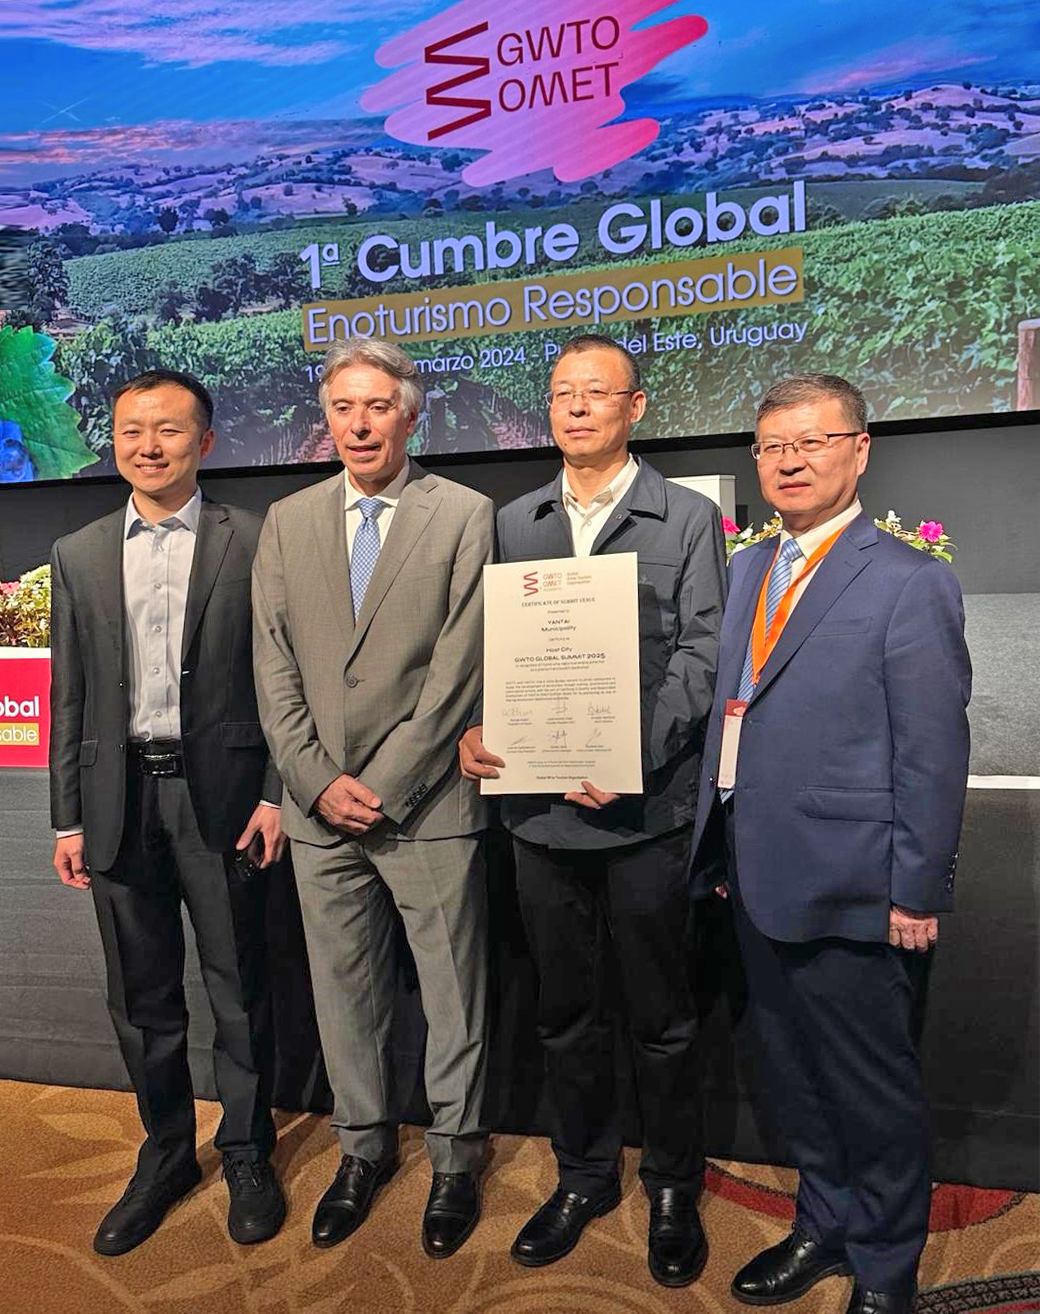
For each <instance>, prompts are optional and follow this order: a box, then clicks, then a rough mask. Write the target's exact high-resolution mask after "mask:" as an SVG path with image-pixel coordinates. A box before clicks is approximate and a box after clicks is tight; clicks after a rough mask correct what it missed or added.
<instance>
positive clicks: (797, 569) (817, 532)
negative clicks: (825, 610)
mask: <svg viewBox="0 0 1040 1314" xmlns="http://www.w3.org/2000/svg"><path fill="white" fill-rule="evenodd" d="M862 510H863V508H862V506H861V505H860V501H859V498H858V497H857V498H856V500H855V501H854V502H853V504H852V505H851V506H848V507H846V508H845V510H844V511H842V512H840V513H839V514H838V515H836V516H832V517H831V519H830V520H826V521H824V523H823V524H822V525H817V526H816V528H815V529H810V530H807V531H806V532H805V533H804V534H789V533H788V532H787V530H786V529H782V530H781V531H780V544H781V546H783V544H784V543H786V542H787V540H788V539H789V538H793V539H795V540H796V542H797V543H798V546H799V547H800V548H801V550H802V555H801V556H800V557H795V559H794V561H793V562H792V563H791V580H792V582H793V583H794V584H795V585H796V587H795V590H794V592H793V593H792V594H791V611H794V609H795V607H797V606H798V604H799V602H801V600H802V594H803V593H804V592H805V590H806V589H807V588H808V587H809V580H810V579H812V575H810V576H809V577H808V578H807V579H804V580H802V581H801V584H799V583H798V581H799V579H801V576H802V575H803V574H804V573H805V567H806V565H807V563H808V561H809V558H810V557H811V556H812V554H813V553H814V552H815V551H816V549H817V548H818V547H819V546H820V544H821V543H826V541H827V539H828V538H830V536H831V534H834V533H837V531H838V530H839V529H844V528H845V526H846V525H851V524H852V522H853V521H854V520H855V519H856V517H857V516H858V515H859V513H860V512H861V511H862ZM815 573H816V572H815V571H813V575H814V574H815ZM791 611H789V612H788V613H787V614H788V617H790V614H791Z"/></svg>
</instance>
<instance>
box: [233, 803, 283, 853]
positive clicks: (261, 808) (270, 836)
mask: <svg viewBox="0 0 1040 1314" xmlns="http://www.w3.org/2000/svg"><path fill="white" fill-rule="evenodd" d="M257 835H259V836H260V842H261V844H262V845H263V846H264V856H263V858H262V859H261V860H260V861H259V862H258V863H257V866H258V867H270V865H271V863H272V862H277V861H278V860H279V858H280V857H281V856H282V854H283V853H284V852H285V832H284V831H283V830H282V810H281V808H273V807H271V805H270V804H269V803H258V804H257V805H256V807H255V808H254V809H253V815H252V816H251V817H250V818H249V820H248V821H247V822H246V828H245V830H244V831H243V832H242V834H241V835H239V837H238V842H237V843H236V844H235V848H236V849H248V848H249V846H250V844H252V842H253V839H254V838H255V837H256V836H257Z"/></svg>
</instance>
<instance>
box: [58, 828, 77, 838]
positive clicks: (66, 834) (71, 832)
mask: <svg viewBox="0 0 1040 1314" xmlns="http://www.w3.org/2000/svg"><path fill="white" fill-rule="evenodd" d="M82 834H83V827H82V826H69V827H68V829H67V830H56V831H55V832H54V838H55V839H68V837H69V836H70V835H82Z"/></svg>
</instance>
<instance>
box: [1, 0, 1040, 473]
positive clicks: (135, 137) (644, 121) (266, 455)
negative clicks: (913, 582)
mask: <svg viewBox="0 0 1040 1314" xmlns="http://www.w3.org/2000/svg"><path fill="white" fill-rule="evenodd" d="M218 8H219V12H218ZM218 8H214V9H212V10H211V9H206V8H204V7H202V8H200V7H195V6H184V5H181V4H179V3H175V0H156V3H154V4H151V5H150V6H148V12H147V15H143V14H142V12H141V10H140V8H139V7H138V6H133V5H131V4H130V3H129V0H67V3H64V4H62V5H54V4H50V3H46V2H45V0H12V3H9V4H7V5H5V6H3V8H2V9H0V46H2V50H3V55H4V68H5V79H6V82H7V86H6V92H7V94H6V95H5V97H4V99H3V101H2V104H0V482H2V483H24V482H29V481H32V480H54V479H70V478H74V477H76V478H79V477H91V476H94V475H99V474H100V475H111V474H113V473H114V463H113V461H112V456H111V414H110V399H111V395H112V393H113V392H114V390H115V389H116V388H117V387H118V386H119V385H120V384H121V383H122V382H123V381H125V380H126V379H127V378H129V377H131V376H132V375H134V374H135V373H138V372H140V371H142V370H145V369H148V368H151V367H155V366H165V367H171V368H178V369H184V370H188V371H190V372H192V373H193V374H195V375H197V376H198V377H199V378H200V379H201V380H202V381H203V382H204V383H205V384H206V385H207V387H208V388H210V389H211V391H212V393H213V396H214V399H215V402H216V431H217V438H218V441H217V446H216V449H215V450H214V452H213V455H212V456H211V458H210V459H209V464H210V465H211V466H224V467H253V466H274V465H285V464H293V463H301V462H316V461H326V460H331V459H333V458H334V457H335V449H334V447H333V444H332V441H331V439H330V437H329V433H328V428H327V425H326V423H325V421H324V418H323V416H322V414H321V410H320V407H319V404H318V385H319V382H320V378H321V368H322V358H323V353H324V351H325V349H326V348H327V347H328V345H329V344H330V343H331V342H332V341H334V340H335V339H337V338H341V337H345V336H349V335H351V334H360V335H363V336H369V335H377V336H380V337H385V338H388V339H391V340H392V341H395V342H399V343H400V344H401V345H402V346H404V348H405V349H406V350H407V351H408V352H409V354H411V355H412V356H413V358H414V359H415V360H416V361H417V363H418V366H419V369H420V371H421V374H422V378H423V383H424V385H425V390H426V402H425V407H424V410H423V413H422V415H421V416H420V419H419V423H418V424H417V426H416V429H415V432H414V434H413V435H412V438H411V439H410V443H411V449H412V451H413V453H414V454H416V455H422V454H435V455H440V454H450V453H467V454H476V453H481V452H491V451H505V450H512V449H520V448H535V447H545V446H546V445H548V444H549V443H550V442H551V439H550V437H549V429H548V423H547V415H546V408H545V401H544V395H545V392H546V388H547V385H548V380H549V375H550V372H551V370H552V367H553V362H554V360H555V358H556V355H557V354H558V353H559V351H560V348H561V346H562V344H563V343H564V342H566V340H567V339H568V338H569V337H571V336H573V335H574V334H575V333H580V332H599V333H606V334H609V335H610V336H612V337H614V338H616V339H617V340H618V341H620V342H622V343H624V345H625V346H626V347H627V348H628V349H629V350H630V351H632V352H633V353H635V354H636V355H637V356H638V357H639V361H640V367H641V370H642V374H643V379H644V386H645V388H646V391H647V393H648V396H649V406H648V409H647V413H646V416H645V419H644V420H643V422H642V424H641V425H640V428H639V433H638V436H639V438H641V439H659V440H664V439H679V438H703V439H706V440H709V439H712V438H716V437H718V436H720V435H724V434H732V433H739V432H743V431H746V430H748V429H749V428H750V427H751V425H752V422H753V416H754V410H755V406H756V403H757V401H758V399H759V398H760V397H761V396H762V394H763V392H764V391H765V389H766V388H767V387H768V386H769V384H770V382H772V381H773V380H775V379H776V378H778V377H780V376H781V375H783V374H788V373H793V372H797V371H802V370H825V371H828V372H832V373H839V374H844V375H847V376H849V377H851V378H853V379H855V380H856V381H857V382H859V383H860V384H861V385H862V387H863V389H864V392H865V394H866V397H867V400H868V403H869V405H870V410H871V415H872V418H873V419H874V420H892V421H906V422H908V423H912V422H914V421H918V420H922V419H926V418H931V417H942V416H962V415H972V416H984V415H988V414H991V413H999V412H1010V411H1014V410H1016V409H1018V410H1022V409H1028V408H1032V407H1036V406H1037V405H1040V401H1038V400H1037V399H1036V398H1035V396H1034V393H1033V391H1031V389H1032V388H1033V384H1032V383H1031V382H1030V380H1037V379H1040V362H1037V361H1036V360H1035V359H1033V357H1034V356H1035V354H1036V352H1037V351H1038V350H1040V347H1038V345H1037V344H1038V343H1040V332H1037V321H1038V320H1040V32H1038V27H1040V20H1038V18H1037V11H1036V6H1035V4H1032V3H1027V2H1025V0H1023V3H1015V2H1011V3H1007V4H1003V5H1001V6H999V7H994V6H992V5H988V4H985V3H982V2H981V0H967V2H966V3H964V4H962V5H960V6H945V7H939V6H932V5H924V6H907V5H905V4H900V3H896V0H876V2H875V3H872V4H871V5H869V6H867V5H865V4H864V5H855V4H845V5H835V4H833V3H827V2H826V0H797V3H792V4H790V5H786V6H774V5H771V4H769V3H767V2H766V0H748V3H745V4H743V5H741V6H733V5H729V4H726V5H723V4H721V3H718V4H715V3H710V4H709V3H697V4H693V3H690V4H687V3H679V4H666V3H655V2H654V0H638V2H637V0H625V2H624V3H616V4H610V3H605V4H602V5H597V4H592V3H586V2H585V0H552V2H551V3H550V2H549V0H532V2H531V3H527V4H524V5H520V6H512V7H510V6H502V5H497V6H494V5H492V4H490V3H489V0H461V2H460V3H456V4H454V5H438V4H432V3H430V4H424V3H417V2H416V0H407V2H406V0H387V3H385V4H383V5H381V6H380V7H379V8H378V11H377V12H375V13H373V11H372V9H371V7H369V6H365V7H362V6H361V5H360V4H357V3H353V0H348V2H347V3H346V4H345V5H341V6H340V7H338V9H337V10H336V13H335V16H334V17H333V18H331V19H328V20H326V19H325V18H322V19H321V21H315V13H314V10H313V7H312V6H310V5H304V3H303V0H283V3H280V4H279V5H277V6H267V5H255V4H252V3H250V2H249V0H222V3H221V5H220V6H219V7H218ZM868 15H869V22H867V21H865V19H866V17H867V16H868Z"/></svg>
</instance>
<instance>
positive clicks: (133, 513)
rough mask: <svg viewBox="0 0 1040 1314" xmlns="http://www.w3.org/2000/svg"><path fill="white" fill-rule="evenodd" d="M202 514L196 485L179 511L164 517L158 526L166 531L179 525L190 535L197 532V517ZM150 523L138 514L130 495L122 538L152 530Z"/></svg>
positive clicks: (199, 495) (200, 494) (199, 489)
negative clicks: (143, 530)
mask: <svg viewBox="0 0 1040 1314" xmlns="http://www.w3.org/2000/svg"><path fill="white" fill-rule="evenodd" d="M201 514H202V489H201V488H199V487H198V485H196V487H195V491H194V493H192V495H191V497H190V498H189V499H188V501H187V502H185V503H184V505H183V506H182V507H181V509H180V510H179V511H174V512H173V514H172V515H168V516H166V517H165V518H164V519H162V520H160V521H159V524H160V525H162V526H163V527H164V528H166V529H172V528H174V524H175V522H176V524H179V525H181V526H182V527H183V528H184V529H187V530H190V531H191V533H193V534H197V533H198V532H199V516H200V515H201ZM152 528H153V526H152V524H151V522H150V521H148V520H145V519H144V517H143V516H142V515H141V514H140V513H139V512H138V510H137V507H136V506H135V505H134V495H133V493H131V494H130V497H129V498H128V500H127V504H126V517H125V519H124V520H123V537H124V538H131V537H132V536H133V535H134V534H136V533H137V532H138V531H139V530H141V529H152Z"/></svg>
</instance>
